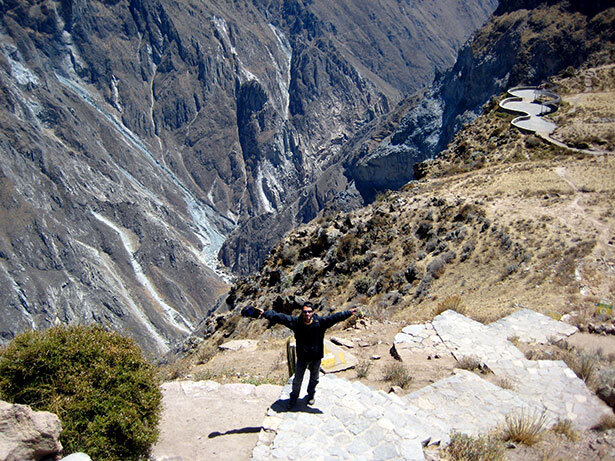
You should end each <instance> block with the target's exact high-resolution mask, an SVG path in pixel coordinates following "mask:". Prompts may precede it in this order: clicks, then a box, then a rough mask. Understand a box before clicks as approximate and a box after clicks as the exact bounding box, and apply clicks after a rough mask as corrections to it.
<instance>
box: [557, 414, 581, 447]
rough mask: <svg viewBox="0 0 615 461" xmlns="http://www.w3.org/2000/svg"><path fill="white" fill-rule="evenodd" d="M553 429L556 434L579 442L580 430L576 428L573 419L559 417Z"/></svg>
mask: <svg viewBox="0 0 615 461" xmlns="http://www.w3.org/2000/svg"><path fill="white" fill-rule="evenodd" d="M551 430H552V431H553V432H555V433H556V434H561V435H564V436H566V438H567V439H568V440H570V441H572V442H577V441H578V440H579V439H580V438H581V436H580V435H579V431H577V430H576V429H575V428H574V425H573V424H572V421H571V420H569V419H559V418H558V419H557V421H556V422H555V424H554V425H553V427H551Z"/></svg>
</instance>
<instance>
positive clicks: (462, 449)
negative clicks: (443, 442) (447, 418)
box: [443, 432, 504, 461]
mask: <svg viewBox="0 0 615 461" xmlns="http://www.w3.org/2000/svg"><path fill="white" fill-rule="evenodd" d="M443 451H444V454H445V455H446V457H447V459H450V460H453V461H498V460H502V459H504V447H503V445H502V443H501V442H500V441H499V440H498V438H497V437H496V436H495V435H493V434H492V435H480V436H478V437H472V436H470V435H466V434H461V433H459V432H453V433H452V434H451V442H450V443H449V445H448V446H447V447H446V448H445V449H444V450H443Z"/></svg>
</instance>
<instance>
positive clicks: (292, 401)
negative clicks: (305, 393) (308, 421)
mask: <svg viewBox="0 0 615 461" xmlns="http://www.w3.org/2000/svg"><path fill="white" fill-rule="evenodd" d="M295 405H297V399H293V398H290V399H288V403H287V404H286V408H287V409H289V410H290V409H292V408H294V407H295Z"/></svg>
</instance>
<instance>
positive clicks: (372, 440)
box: [252, 374, 446, 461]
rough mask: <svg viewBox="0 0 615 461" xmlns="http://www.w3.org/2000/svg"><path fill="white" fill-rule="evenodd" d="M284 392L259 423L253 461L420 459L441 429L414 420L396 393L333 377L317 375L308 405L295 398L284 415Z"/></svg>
mask: <svg viewBox="0 0 615 461" xmlns="http://www.w3.org/2000/svg"><path fill="white" fill-rule="evenodd" d="M306 382H307V380H304V389H302V392H301V394H300V395H304V394H305V392H306V390H305V386H306ZM289 394H290V383H289V384H288V385H287V386H285V388H284V390H283V391H282V395H281V397H280V400H278V401H276V402H275V403H274V404H273V405H272V406H271V408H270V409H269V411H268V413H267V417H266V418H265V420H264V421H263V428H264V429H263V431H261V434H260V436H259V442H258V444H257V446H256V448H254V451H253V452H252V459H253V460H255V461H258V460H269V459H283V460H295V459H296V460H301V459H309V460H344V459H347V460H366V461H367V460H383V461H384V460H394V459H406V460H423V459H424V457H423V449H422V443H421V442H422V441H423V440H426V439H428V438H429V434H430V433H435V432H437V433H441V432H443V431H445V430H446V428H445V427H437V428H436V427H432V425H431V423H429V422H428V421H420V420H418V419H417V418H416V417H415V416H414V415H413V412H416V411H417V409H416V408H412V407H411V406H410V405H407V404H405V403H404V401H403V400H402V399H401V398H399V397H398V396H397V395H395V394H386V393H385V392H382V391H375V390H373V389H371V388H369V387H367V386H365V385H363V384H361V383H360V382H358V381H356V382H350V381H347V380H344V379H340V378H337V377H336V376H334V375H329V374H327V375H322V376H321V378H320V383H319V385H318V389H317V394H316V403H315V404H314V405H313V406H311V407H308V406H306V405H305V402H304V401H302V400H299V403H298V404H297V406H296V407H295V408H293V409H292V410H291V411H287V409H286V403H287V401H288V396H289ZM424 425H425V427H423V426H424Z"/></svg>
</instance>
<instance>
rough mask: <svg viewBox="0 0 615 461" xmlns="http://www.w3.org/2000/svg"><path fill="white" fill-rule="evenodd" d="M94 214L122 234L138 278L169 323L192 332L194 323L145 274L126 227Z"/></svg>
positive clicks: (123, 242)
mask: <svg viewBox="0 0 615 461" xmlns="http://www.w3.org/2000/svg"><path fill="white" fill-rule="evenodd" d="M92 214H93V215H94V217H95V218H96V219H98V220H99V221H100V222H102V223H104V224H106V225H107V226H109V227H110V228H111V229H113V230H114V231H115V232H117V233H118V235H119V236H120V240H121V241H122V244H123V245H124V248H125V249H126V251H127V252H128V255H129V259H130V264H131V265H132V269H133V270H134V272H135V275H136V277H137V280H138V281H139V282H140V283H141V285H142V286H143V288H145V290H146V291H147V292H148V293H149V295H150V296H151V298H152V300H153V301H155V302H156V303H157V304H158V306H160V308H161V309H162V310H163V312H164V313H165V315H166V317H167V320H168V321H169V323H171V325H173V326H174V327H175V328H177V329H178V330H180V331H182V332H184V333H187V334H190V332H191V331H192V330H193V329H194V325H192V323H191V322H190V321H189V320H188V319H186V318H185V317H184V316H182V315H181V314H180V313H179V312H177V311H176V310H175V309H173V308H172V307H171V306H169V305H168V304H167V303H166V302H165V301H164V300H163V299H162V297H161V296H160V294H159V293H158V291H157V290H156V288H155V287H154V285H153V284H152V282H150V280H149V279H148V278H147V276H146V275H145V272H144V271H143V268H142V267H141V265H140V264H139V262H138V261H137V260H136V259H135V258H134V252H135V244H134V242H133V241H132V239H131V236H130V235H129V234H128V232H126V231H125V230H124V229H122V228H121V227H119V226H118V225H116V224H115V223H114V222H112V221H111V220H109V219H107V218H106V217H105V216H102V215H100V214H98V213H95V212H92Z"/></svg>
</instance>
